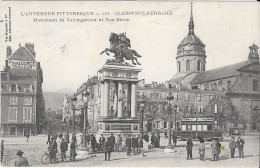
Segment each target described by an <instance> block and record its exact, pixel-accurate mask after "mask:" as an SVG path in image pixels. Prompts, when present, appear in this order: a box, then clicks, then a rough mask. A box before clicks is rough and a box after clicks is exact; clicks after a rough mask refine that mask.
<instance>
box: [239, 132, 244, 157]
mask: <svg viewBox="0 0 260 168" xmlns="http://www.w3.org/2000/svg"><path fill="white" fill-rule="evenodd" d="M244 144H245V141H244V140H243V139H242V138H241V137H240V136H239V137H238V138H237V147H238V152H239V158H241V157H242V158H244Z"/></svg>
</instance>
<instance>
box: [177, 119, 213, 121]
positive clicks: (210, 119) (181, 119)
mask: <svg viewBox="0 0 260 168" xmlns="http://www.w3.org/2000/svg"><path fill="white" fill-rule="evenodd" d="M181 121H213V118H197V120H196V118H182V119H181Z"/></svg>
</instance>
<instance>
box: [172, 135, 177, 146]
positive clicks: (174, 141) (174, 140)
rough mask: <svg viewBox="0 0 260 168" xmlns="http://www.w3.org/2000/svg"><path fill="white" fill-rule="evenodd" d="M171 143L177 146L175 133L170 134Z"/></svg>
mask: <svg viewBox="0 0 260 168" xmlns="http://www.w3.org/2000/svg"><path fill="white" fill-rule="evenodd" d="M172 143H173V144H174V146H177V135H176V133H175V132H173V133H172Z"/></svg>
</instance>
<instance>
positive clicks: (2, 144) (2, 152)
mask: <svg viewBox="0 0 260 168" xmlns="http://www.w3.org/2000/svg"><path fill="white" fill-rule="evenodd" d="M4 149H5V148H4V140H3V139H2V140H1V162H2V161H3V157H4Z"/></svg>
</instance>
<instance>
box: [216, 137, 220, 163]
mask: <svg viewBox="0 0 260 168" xmlns="http://www.w3.org/2000/svg"><path fill="white" fill-rule="evenodd" d="M220 148H221V143H220V142H219V139H217V157H216V159H217V160H218V159H219V155H220V152H221V149H220Z"/></svg>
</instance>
